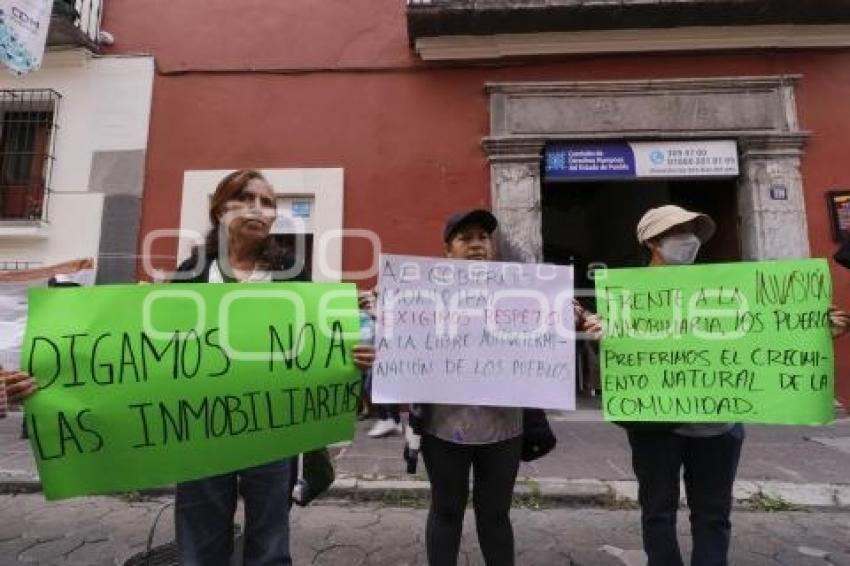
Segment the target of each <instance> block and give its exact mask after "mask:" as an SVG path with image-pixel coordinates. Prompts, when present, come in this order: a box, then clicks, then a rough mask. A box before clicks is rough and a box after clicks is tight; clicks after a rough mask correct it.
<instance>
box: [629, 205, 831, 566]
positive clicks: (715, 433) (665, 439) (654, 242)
mask: <svg viewBox="0 0 850 566" xmlns="http://www.w3.org/2000/svg"><path fill="white" fill-rule="evenodd" d="M716 231H717V226H716V224H715V223H714V221H713V220H712V219H711V218H710V217H709V216H708V215H706V214H702V213H699V212H692V211H690V210H685V209H684V208H681V207H679V206H675V205H665V206H660V207H658V208H652V209H650V210H648V211H647V212H646V213H645V214H644V215H643V217H642V218H641V219H640V221H639V222H638V225H637V239H638V242H640V244H641V245H643V246H645V247H646V248H647V249H648V250H649V252H650V254H651V257H650V260H649V265H650V266H665V265H687V264H691V263H693V262H694V261H695V259H696V257H697V254H698V253H699V249H700V247H701V246H702V245H703V244H705V243H706V242H707V241H708V240H710V239H711V237H712V236H713V235H714V233H715V232H716ZM830 314H831V321H832V325H833V334H834V335H836V336H837V335H838V334H840V333H841V332H844V331H846V324H847V323H846V317H847V315H846V313H843V312H840V311H838V310H837V309H833V310H832V312H831V313H830ZM842 317H843V318H842ZM842 320H843V321H844V322H843V323H842ZM842 324H843V326H842ZM620 424H621V425H623V426H624V427H625V428H626V429H627V431H628V437H629V444H630V446H631V449H632V467H633V469H634V472H635V476H636V477H637V479H638V501H639V503H640V507H641V526H642V531H643V545H644V550H645V551H646V554H647V558H648V566H682V565H683V561H682V557H681V553H680V550H679V544H678V541H677V536H676V514H677V510H678V507H679V486H680V476H681V475H682V469H684V485H685V490H686V494H687V500H688V507H689V508H690V512H691V513H690V520H691V533H692V535H693V549H692V552H691V566H726V565H727V564H728V558H727V555H728V551H729V541H730V538H731V529H732V524H731V522H730V516H731V510H732V487H733V484H734V482H735V475H736V474H737V470H738V461H739V458H740V454H741V447H742V445H743V441H744V428H743V426H741V425H740V424H733V423H686V424H681V423H640V424H639V425H633V424H630V423H620Z"/></svg>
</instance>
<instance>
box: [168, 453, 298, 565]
mask: <svg viewBox="0 0 850 566" xmlns="http://www.w3.org/2000/svg"><path fill="white" fill-rule="evenodd" d="M293 467H294V466H293V463H292V460H282V461H280V462H274V463H272V464H266V465H264V466H257V467H256V468H250V469H247V470H241V471H239V472H234V473H231V474H223V475H220V476H214V477H210V478H204V479H201V480H197V481H190V482H184V483H180V484H177V497H176V502H175V505H174V507H175V524H176V528H177V552H178V554H179V557H180V565H181V566H227V565H229V564H230V556H231V554H233V514H234V513H235V512H236V497H237V489H238V491H239V493H240V494H241V495H242V498H243V499H244V500H245V545H244V547H245V548H244V553H243V561H242V564H244V565H245V566H290V565H291V564H292V558H291V557H290V554H289V493H290V474H292V473H293Z"/></svg>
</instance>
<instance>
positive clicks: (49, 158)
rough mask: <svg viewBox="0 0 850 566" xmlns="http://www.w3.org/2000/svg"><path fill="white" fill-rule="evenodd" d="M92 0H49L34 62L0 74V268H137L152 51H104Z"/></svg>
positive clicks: (123, 273)
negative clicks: (44, 37)
mask: <svg viewBox="0 0 850 566" xmlns="http://www.w3.org/2000/svg"><path fill="white" fill-rule="evenodd" d="M103 7H104V6H103V5H102V4H101V0H76V1H66V0H57V1H56V2H55V4H54V12H53V17H52V20H51V23H50V29H49V35H48V46H47V51H46V53H45V56H44V61H43V65H42V68H41V69H39V70H38V71H35V72H33V73H30V74H29V75H26V76H23V77H16V76H13V75H12V74H10V73H7V72H4V73H3V75H2V76H0V116H2V132H0V195H2V204H0V269H2V270H14V269H31V268H38V267H43V266H47V265H51V264H56V263H62V262H65V261H69V260H74V259H83V258H91V259H93V260H95V261H96V266H97V278H98V281H99V282H102V283H111V282H121V281H124V282H128V281H134V280H135V276H136V246H137V243H138V236H139V225H140V219H141V195H142V188H143V177H144V167H145V155H146V149H147V137H148V128H149V118H150V103H151V96H152V92H151V91H152V87H153V69H154V67H153V58H152V57H149V56H146V55H140V56H136V55H126V56H125V55H121V56H115V55H109V56H107V55H103V54H102V53H101V47H102V46H101V44H100V42H101V41H102V40H103V39H104V36H102V35H101V31H102V30H101V17H102V10H103Z"/></svg>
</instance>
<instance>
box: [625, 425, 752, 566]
mask: <svg viewBox="0 0 850 566" xmlns="http://www.w3.org/2000/svg"><path fill="white" fill-rule="evenodd" d="M743 442H744V431H743V428H741V426H740V425H736V426H735V428H734V429H732V431H730V432H727V433H726V434H721V435H720V436H711V437H708V438H693V437H687V436H680V435H678V434H675V433H673V432H671V431H662V432H654V431H653V432H648V431H634V430H630V431H629V443H630V444H631V446H632V466H633V468H634V471H635V475H636V476H637V479H638V501H639V502H640V510H641V525H642V527H643V547H644V550H645V551H646V555H647V558H648V559H649V564H648V566H682V564H683V562H682V556H681V554H680V552H679V543H678V541H677V540H676V513H677V511H678V509H679V478H680V474H681V471H682V468H684V469H685V473H684V480H685V492H686V495H687V498H688V507H689V508H690V511H691V535H692V536H693V551H692V552H691V565H692V566H726V565H727V564H728V558H727V555H728V553H729V541H730V538H731V532H732V523H731V522H730V520H729V516H730V514H731V512H732V486H733V484H734V482H735V474H736V472H737V470H738V460H739V458H740V455H741V446H742V444H743Z"/></svg>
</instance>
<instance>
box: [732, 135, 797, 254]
mask: <svg viewBox="0 0 850 566" xmlns="http://www.w3.org/2000/svg"><path fill="white" fill-rule="evenodd" d="M805 141H806V136H805V135H804V134H784V135H782V134H780V135H770V136H765V137H751V138H745V139H743V140H742V141H741V156H742V160H741V178H740V181H739V188H738V213H739V216H740V219H741V254H742V258H743V259H745V260H762V259H792V258H804V257H809V254H810V250H809V235H808V227H807V223H806V210H805V202H804V199H803V181H802V176H801V174H800V155H801V153H802V150H803V146H804V145H805ZM783 196H784V197H785V198H784V199H782V198H781V197H783Z"/></svg>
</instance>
